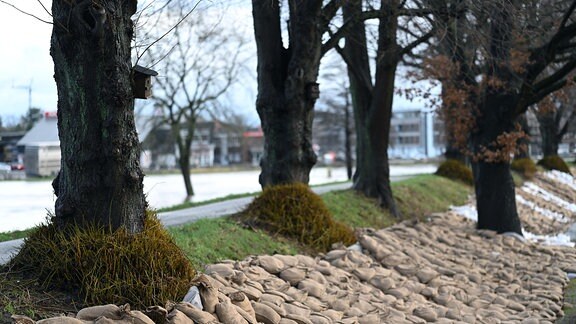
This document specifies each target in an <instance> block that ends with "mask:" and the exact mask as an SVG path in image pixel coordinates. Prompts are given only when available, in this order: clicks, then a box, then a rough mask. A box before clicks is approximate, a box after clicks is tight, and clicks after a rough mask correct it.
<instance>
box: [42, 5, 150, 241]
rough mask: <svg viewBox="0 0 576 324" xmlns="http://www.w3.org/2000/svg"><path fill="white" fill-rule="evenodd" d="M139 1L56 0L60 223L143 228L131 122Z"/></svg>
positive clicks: (54, 50)
mask: <svg viewBox="0 0 576 324" xmlns="http://www.w3.org/2000/svg"><path fill="white" fill-rule="evenodd" d="M135 11H136V1H134V0H109V1H106V2H103V4H102V5H98V4H96V3H93V2H92V1H90V0H82V1H75V2H70V1H67V0H53V2H52V14H53V17H54V27H53V31H52V40H51V48H50V54H51V55H52V58H53V60H54V71H55V74H54V78H55V80H56V85H57V89H58V132H59V137H60V147H61V150H62V160H61V169H60V172H59V174H58V176H57V177H56V179H55V180H54V182H53V187H54V192H55V194H56V195H57V196H58V198H57V200H56V204H55V205H56V206H55V213H56V217H55V222H56V223H57V224H59V225H64V224H67V223H76V224H78V225H79V226H85V225H88V224H97V225H100V226H105V227H107V228H110V229H116V228H119V227H121V226H123V227H125V228H126V229H127V230H128V231H129V232H131V233H136V232H139V231H141V230H142V228H143V221H144V218H145V209H146V202H145V198H144V193H143V185H142V179H143V174H142V171H141V169H140V165H139V159H138V157H139V151H140V150H139V143H138V136H137V134H136V128H135V123H134V99H133V95H132V81H131V74H132V67H131V63H130V50H131V48H130V41H131V39H132V37H133V23H132V21H131V20H130V17H131V16H132V15H133V14H134V13H135Z"/></svg>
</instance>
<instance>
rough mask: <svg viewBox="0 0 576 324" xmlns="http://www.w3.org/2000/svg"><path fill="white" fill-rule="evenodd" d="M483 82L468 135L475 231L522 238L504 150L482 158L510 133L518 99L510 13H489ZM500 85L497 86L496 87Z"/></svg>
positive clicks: (508, 165)
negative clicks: (473, 159)
mask: <svg viewBox="0 0 576 324" xmlns="http://www.w3.org/2000/svg"><path fill="white" fill-rule="evenodd" d="M491 13H492V15H491V16H492V20H491V26H490V28H491V29H490V33H491V35H490V44H489V51H490V52H489V60H488V62H489V67H488V69H489V70H488V73H487V78H488V80H490V81H495V83H496V85H488V86H487V89H486V90H484V93H483V95H481V100H480V101H479V104H478V114H477V116H476V126H477V128H476V131H474V132H473V133H472V135H471V143H472V149H473V152H474V154H475V155H476V158H477V159H478V161H477V162H474V163H473V172H474V189H475V191H476V207H477V210H478V228H479V229H490V230H494V231H497V232H498V233H503V232H516V233H518V234H520V235H522V228H521V225H520V219H519V217H518V211H517V209H516V193H515V189H514V181H513V180H512V174H511V172H510V161H509V156H508V154H510V153H513V152H506V151H505V150H504V151H502V152H501V154H499V155H497V156H496V157H494V156H492V157H490V156H486V154H485V150H488V151H489V152H497V151H498V150H500V149H501V148H502V147H501V145H500V144H498V143H497V138H498V136H500V135H502V134H504V133H510V132H512V131H514V122H515V121H516V119H517V117H518V115H517V107H518V105H519V101H520V96H519V95H518V93H517V92H515V91H514V84H513V82H514V80H515V79H514V78H513V77H512V75H513V74H512V72H511V71H510V67H509V65H508V64H504V63H502V62H510V46H511V40H512V32H513V30H512V27H513V26H512V17H511V13H510V12H507V11H506V10H505V9H503V8H496V7H494V8H493V9H492V12H491ZM498 83H500V84H498Z"/></svg>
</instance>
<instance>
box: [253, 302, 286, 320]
mask: <svg viewBox="0 0 576 324" xmlns="http://www.w3.org/2000/svg"><path fill="white" fill-rule="evenodd" d="M252 307H253V308H254V312H256V320H257V321H258V322H262V323H264V324H278V323H280V320H281V319H282V317H280V315H279V314H278V313H276V312H275V311H274V309H272V308H271V307H270V306H267V305H264V304H262V303H258V302H252Z"/></svg>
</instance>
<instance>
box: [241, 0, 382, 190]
mask: <svg viewBox="0 0 576 324" xmlns="http://www.w3.org/2000/svg"><path fill="white" fill-rule="evenodd" d="M281 3H282V4H285V3H287V6H286V7H285V6H283V5H282V6H281ZM343 3H346V1H340V0H330V1H322V0H309V1H299V0H288V1H280V0H273V1H260V0H252V8H253V10H252V13H253V18H254V33H255V36H256V46H257V51H258V98H257V100H256V110H257V111H258V115H259V116H260V120H261V121H262V130H263V132H264V154H263V157H262V160H261V163H260V164H261V167H262V173H261V174H260V184H261V185H262V186H263V187H265V186H269V185H275V184H281V183H291V182H303V183H308V181H309V175H310V169H311V168H312V166H314V164H315V163H316V155H315V154H314V151H313V150H312V120H313V111H314V105H315V102H316V99H317V98H318V96H319V89H318V84H317V79H318V72H319V66H320V58H321V57H322V56H323V55H324V54H326V52H328V51H329V50H330V49H332V48H334V46H336V45H337V44H338V42H339V41H340V40H341V39H342V38H343V37H344V36H345V35H346V34H347V33H348V32H349V31H350V30H351V29H352V28H353V27H354V26H355V25H356V24H358V23H359V22H362V21H364V20H367V19H373V18H377V17H379V16H381V15H382V12H381V11H377V10H367V11H364V12H362V13H360V14H358V15H356V16H354V17H352V18H351V19H344V20H341V19H340V20H338V19H335V17H336V16H337V13H338V12H339V10H340V8H341V7H342V5H343ZM282 9H284V10H282ZM283 12H284V14H285V15H286V16H287V18H288V21H287V31H288V32H287V36H288V39H285V40H284V39H283V33H282V26H281V20H282V17H284V16H283ZM284 35H286V34H284Z"/></svg>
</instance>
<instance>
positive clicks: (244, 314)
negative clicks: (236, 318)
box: [232, 304, 258, 324]
mask: <svg viewBox="0 0 576 324" xmlns="http://www.w3.org/2000/svg"><path fill="white" fill-rule="evenodd" d="M232 305H234V304H232ZM234 307H235V308H236V311H237V312H238V314H240V315H241V316H242V317H243V318H244V319H245V320H246V322H248V324H258V321H257V320H256V314H254V315H252V314H248V312H246V311H245V310H243V309H242V308H240V306H238V305H234Z"/></svg>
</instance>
